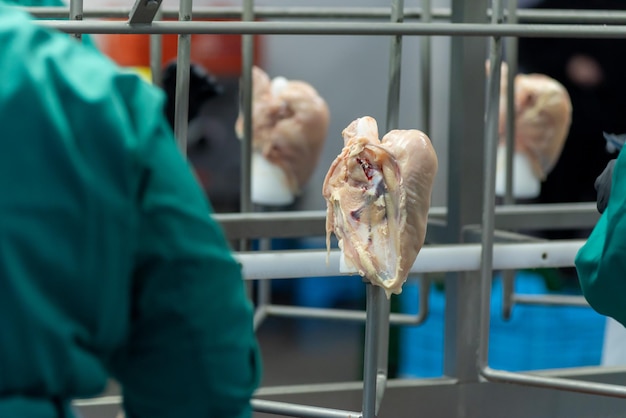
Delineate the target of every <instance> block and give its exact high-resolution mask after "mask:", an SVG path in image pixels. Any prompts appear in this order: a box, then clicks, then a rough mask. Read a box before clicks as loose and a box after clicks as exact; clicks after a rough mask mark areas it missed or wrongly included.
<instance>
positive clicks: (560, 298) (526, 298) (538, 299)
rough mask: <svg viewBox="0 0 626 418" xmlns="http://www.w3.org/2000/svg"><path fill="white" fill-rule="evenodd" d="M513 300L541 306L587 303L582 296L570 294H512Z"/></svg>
mask: <svg viewBox="0 0 626 418" xmlns="http://www.w3.org/2000/svg"><path fill="white" fill-rule="evenodd" d="M513 301H514V302H515V303H517V304H519V305H542V306H579V307H581V308H588V307H589V303H588V302H587V300H586V299H585V298H584V297H583V296H570V295H543V296H535V295H523V294H519V293H516V294H513Z"/></svg>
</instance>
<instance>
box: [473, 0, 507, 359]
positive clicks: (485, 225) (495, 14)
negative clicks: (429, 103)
mask: <svg viewBox="0 0 626 418" xmlns="http://www.w3.org/2000/svg"><path fill="white" fill-rule="evenodd" d="M502 1H503V0H493V2H492V17H491V20H492V23H494V24H497V23H501V22H502V19H503V10H502ZM489 49H490V51H489V62H490V64H491V72H490V76H489V79H488V80H487V81H488V83H487V104H486V113H485V135H486V140H485V171H484V176H485V177H484V180H485V184H484V190H483V216H482V237H481V244H482V252H481V264H480V293H481V299H482V303H481V305H480V334H479V335H480V344H479V350H478V362H477V363H478V367H479V368H480V369H483V368H485V367H487V364H488V358H487V355H488V352H489V323H490V313H491V303H490V301H491V300H490V299H491V285H492V276H493V243H494V229H495V222H494V219H495V197H496V193H495V187H496V153H497V148H498V141H499V135H498V117H499V106H500V76H501V72H500V66H501V64H502V39H501V38H500V37H494V38H492V39H491V45H490V48H489Z"/></svg>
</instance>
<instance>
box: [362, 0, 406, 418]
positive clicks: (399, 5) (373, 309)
mask: <svg viewBox="0 0 626 418" xmlns="http://www.w3.org/2000/svg"><path fill="white" fill-rule="evenodd" d="M403 20H404V0H393V2H392V3H391V21H392V22H394V23H401V22H402V21H403ZM389 55H390V57H389V85H388V90H387V120H386V124H385V131H386V132H388V131H390V130H392V129H396V128H397V127H398V125H399V116H400V75H401V69H402V36H393V37H392V38H391V45H390V53H389ZM367 295H368V296H367V314H366V323H365V364H364V372H363V417H364V418H368V417H376V416H377V415H378V410H379V408H380V405H381V403H382V400H383V396H384V394H385V389H386V386H387V372H388V363H389V313H390V301H389V299H387V296H386V295H385V292H384V291H383V289H382V288H380V287H378V286H372V285H367Z"/></svg>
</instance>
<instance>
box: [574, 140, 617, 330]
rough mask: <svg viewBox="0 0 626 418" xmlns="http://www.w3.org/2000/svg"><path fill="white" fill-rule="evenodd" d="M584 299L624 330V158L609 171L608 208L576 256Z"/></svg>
mask: <svg viewBox="0 0 626 418" xmlns="http://www.w3.org/2000/svg"><path fill="white" fill-rule="evenodd" d="M576 269H577V271H578V277H579V280H580V284H581V287H582V290H583V294H584V295H585V298H586V299H587V301H588V302H589V304H590V305H591V306H592V307H593V308H594V309H595V310H596V311H598V312H599V313H601V314H603V315H606V316H610V317H612V318H614V319H616V320H617V321H619V322H621V323H622V325H625V326H626V154H625V153H624V152H621V153H620V155H619V157H618V158H617V161H616V163H615V167H614V169H613V180H612V184H611V196H610V198H609V202H608V206H607V208H606V210H605V211H604V213H603V214H602V216H601V217H600V220H599V221H598V223H597V224H596V226H595V227H594V229H593V231H592V232H591V235H590V236H589V238H588V239H587V242H586V243H585V245H584V246H583V247H582V248H581V249H580V251H579V252H578V254H577V255H576Z"/></svg>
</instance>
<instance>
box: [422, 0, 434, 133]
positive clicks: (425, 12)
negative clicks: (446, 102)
mask: <svg viewBox="0 0 626 418" xmlns="http://www.w3.org/2000/svg"><path fill="white" fill-rule="evenodd" d="M432 19H433V16H432V7H431V0H422V22H426V23H428V22H431V21H432ZM430 46H431V38H430V36H422V37H421V38H420V52H421V57H420V66H421V74H422V89H421V93H422V126H421V128H422V129H421V130H422V131H424V132H426V133H427V134H428V135H430V134H431V132H430V104H431V103H430V96H431V92H430V84H431V69H430V65H431V61H430V58H431V48H430Z"/></svg>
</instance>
